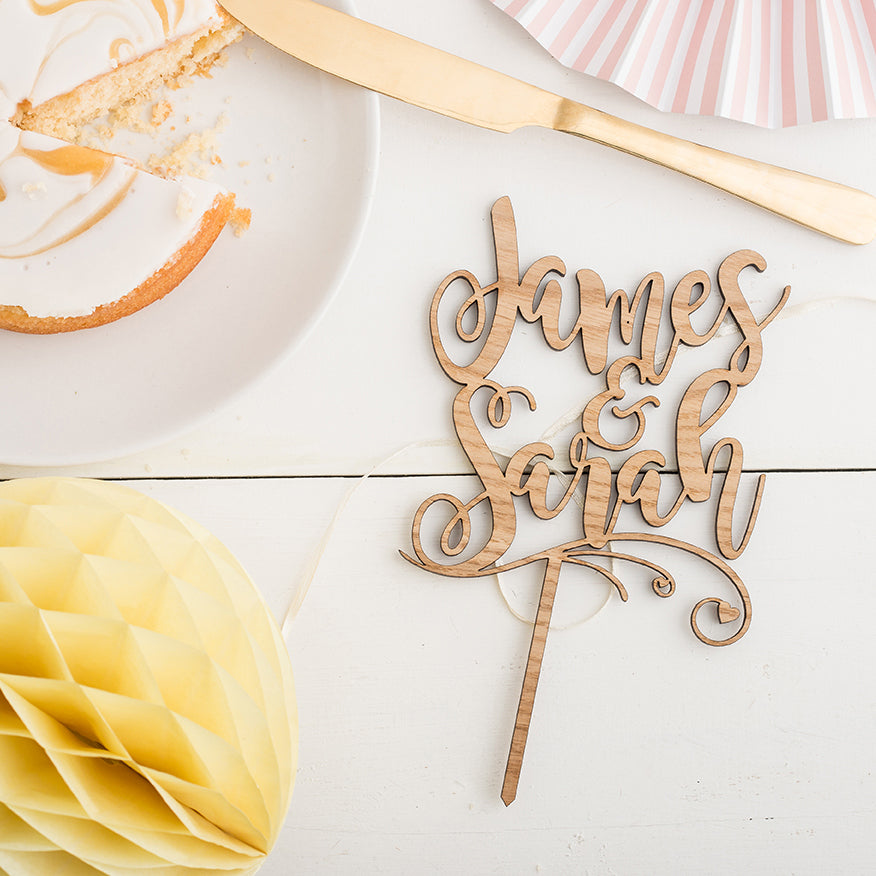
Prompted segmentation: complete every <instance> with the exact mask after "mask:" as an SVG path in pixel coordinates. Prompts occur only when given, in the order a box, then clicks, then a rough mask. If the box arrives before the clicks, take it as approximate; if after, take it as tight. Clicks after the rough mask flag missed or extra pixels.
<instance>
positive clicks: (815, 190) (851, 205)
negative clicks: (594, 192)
mask: <svg viewBox="0 0 876 876" xmlns="http://www.w3.org/2000/svg"><path fill="white" fill-rule="evenodd" d="M553 128H554V129H555V130H557V131H563V132H565V133H567V134H575V135H576V136H579V137H584V138H586V139H588V140H593V141H595V142H597V143H602V144H603V145H605V146H611V147H613V148H615V149H620V150H621V151H623V152H627V153H629V154H630V155H636V156H638V157H639V158H644V159H646V160H647V161H652V162H654V163H655V164H660V165H662V166H663V167H668V168H669V169H670V170H676V171H678V172H679V173H683V174H685V175H687V176H690V177H693V178H694V179H698V180H701V181H702V182H706V183H709V184H710V185H713V186H716V187H717V188H719V189H722V190H723V191H725V192H729V193H730V194H731V195H736V196H737V197H739V198H744V199H745V200H746V201H750V202H751V203H752V204H757V205H758V206H760V207H764V208H766V209H767V210H771V211H772V212H773V213H778V214H779V215H780V216H784V217H785V218H786V219H791V220H792V221H794V222H798V223H800V224H801V225H804V226H806V227H807V228H811V229H813V230H815V231H820V232H821V233H822V234H827V235H829V236H830V237H835V238H837V239H838V240H842V241H845V242H847V243H857V244H862V243H869V242H870V241H871V240H873V238H874V236H876V198H874V197H873V196H872V195H868V194H867V193H865V192H861V191H858V190H857V189H853V188H849V187H848V186H844V185H841V184H840V183H835V182H829V181H828V180H824V179H819V178H818V177H814V176H808V175H807V174H804V173H798V172H797V171H794V170H787V169H786V168H783V167H775V166H773V165H771V164H764V163H762V162H760V161H754V160H752V159H750V158H743V157H741V156H739V155H733V154H732V153H729V152H721V151H720V150H718V149H712V148H711V147H709V146H701V145H699V144H697V143H691V142H689V141H687V140H681V139H679V138H677V137H672V136H670V135H669V134H663V133H661V132H659V131H653V130H651V129H650V128H644V127H642V126H641V125H636V124H634V123H633V122H627V121H625V120H624V119H619V118H617V117H615V116H611V115H608V114H607V113H604V112H601V111H600V110H597V109H593V108H592V107H588V106H585V105H584V104H580V103H576V102H575V101H572V100H569V99H567V98H561V100H560V102H559V104H558V107H557V113H556V116H555V118H554V121H553Z"/></svg>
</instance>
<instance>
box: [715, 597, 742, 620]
mask: <svg viewBox="0 0 876 876" xmlns="http://www.w3.org/2000/svg"><path fill="white" fill-rule="evenodd" d="M738 619H739V609H738V608H734V607H733V606H732V605H730V603H729V602H719V603H718V620H719V621H720V622H721V623H722V624H729V623H730V621H735V620H738Z"/></svg>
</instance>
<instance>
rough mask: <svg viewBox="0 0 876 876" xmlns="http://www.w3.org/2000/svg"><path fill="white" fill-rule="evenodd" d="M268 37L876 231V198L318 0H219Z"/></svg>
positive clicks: (787, 211) (796, 215) (781, 207)
mask: <svg viewBox="0 0 876 876" xmlns="http://www.w3.org/2000/svg"><path fill="white" fill-rule="evenodd" d="M219 3H220V5H221V6H223V7H224V9H225V10H226V11H227V12H228V13H229V14H230V15H232V16H233V17H234V18H236V19H237V20H238V21H240V22H241V23H242V24H243V25H245V26H246V27H247V28H248V29H249V30H251V31H252V32H253V33H255V34H257V35H258V36H260V37H261V38H262V39H264V40H266V41H267V42H269V43H271V44H272V45H274V46H276V47H277V48H279V49H281V50H283V51H284V52H287V53H288V54H290V55H293V56H294V57H296V58H298V59H299V60H301V61H304V62H305V63H307V64H310V65H311V66H313V67H317V68H318V69H320V70H323V71H325V72H327V73H330V74H332V75H334V76H338V77H340V78H342V79H346V80H347V81H349V82H353V83H355V84H357V85H361V86H364V87H365V88H368V89H371V90H372V91H377V92H379V93H381V94H384V95H387V96H389V97H393V98H396V99H398V100H402V101H405V102H406V103H409V104H413V105H415V106H419V107H422V108H424V109H428V110H432V111H433V112H437V113H441V114H442V115H445V116H450V117H451V118H454V119H458V120H460V121H463V122H468V123H470V124H473V125H478V126H480V127H484V128H490V129H492V130H494V131H501V132H504V133H510V132H512V131H516V130H518V129H520V128H524V127H527V126H538V127H542V128H549V129H553V130H556V131H561V132H564V133H568V134H573V135H575V136H579V137H583V138H585V139H588V140H592V141H595V142H597V143H601V144H603V145H605V146H610V147H612V148H615V149H619V150H621V151H623V152H626V153H628V154H630V155H635V156H637V157H639V158H644V159H646V160H648V161H651V162H653V163H655V164H658V165H661V166H663V167H666V168H669V169H671V170H674V171H678V172H679V173H683V174H685V175H686V176H689V177H692V178H694V179H697V180H700V181H702V182H705V183H708V184H710V185H712V186H715V187H716V188H719V189H721V190H723V191H725V192H728V193H729V194H732V195H736V196H737V197H740V198H743V199H744V200H746V201H749V202H750V203H753V204H756V205H758V206H760V207H763V208H765V209H767V210H770V211H772V212H773V213H776V214H778V215H780V216H783V217H785V218H786V219H790V220H792V221H794V222H797V223H799V224H800V225H803V226H805V227H807V228H810V229H812V230H814V231H818V232H821V233H822V234H826V235H828V236H830V237H834V238H836V239H838V240H842V241H845V242H847V243H855V244H864V243H869V242H870V241H871V240H873V238H874V237H876V198H874V197H873V196H872V195H869V194H867V193H866V192H862V191H859V190H857V189H854V188H850V187H849V186H845V185H842V184H840V183H836V182H830V181H828V180H825V179H820V178H819V177H815V176H810V175H808V174H804V173H799V172H797V171H794V170H789V169H786V168H783V167H777V166H774V165H770V164H765V163H763V162H760V161H756V160H754V159H750V158H743V157H742V156H739V155H734V154H732V153H729V152H723V151H721V150H718V149H714V148H712V147H709V146H703V145H700V144H698V143H692V142H690V141H687V140H683V139H680V138H677V137H673V136H671V135H669V134H665V133H662V132H660V131H655V130H653V129H651V128H646V127H643V126H641V125H637V124H635V123H633V122H629V121H626V120H624V119H620V118H618V117H616V116H612V115H609V114H607V113H604V112H602V111H600V110H597V109H594V108H593V107H589V106H585V105H584V104H581V103H577V102H576V101H573V100H570V99H569V98H565V97H562V96H561V95H558V94H554V93H553V92H550V91H546V90H544V89H541V88H538V87H536V86H534V85H531V84H529V83H527V82H523V81H521V80H519V79H515V78H514V77H512V76H508V75H507V74H504V73H500V72H498V71H496V70H492V69H490V68H487V67H483V66H481V65H480V64H477V63H475V62H473V61H469V60H466V59H463V58H460V57H457V56H456V55H453V54H450V53H448V52H445V51H442V50H441V49H436V48H433V47H432V46H428V45H426V44H425V43H421V42H417V41H416V40H413V39H410V38H408V37H405V36H402V35H400V34H397V33H393V32H392V31H389V30H386V29H384V28H381V27H378V26H377V25H374V24H370V23H368V22H365V21H362V20H360V19H358V18H355V17H354V16H351V15H347V14H346V13H343V12H339V11H337V10H335V9H332V8H330V7H327V6H323V5H322V4H320V3H316V2H314V0H219Z"/></svg>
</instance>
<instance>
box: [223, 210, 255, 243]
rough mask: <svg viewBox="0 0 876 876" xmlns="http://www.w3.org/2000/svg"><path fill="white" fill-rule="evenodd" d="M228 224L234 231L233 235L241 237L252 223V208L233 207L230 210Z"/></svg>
mask: <svg viewBox="0 0 876 876" xmlns="http://www.w3.org/2000/svg"><path fill="white" fill-rule="evenodd" d="M228 224H229V225H230V226H231V229H232V230H233V231H234V236H235V237H243V235H244V234H246V232H247V231H249V226H250V225H251V224H252V210H251V209H250V208H249V207H235V208H234V209H233V210H232V211H231V218H230V219H229V220H228Z"/></svg>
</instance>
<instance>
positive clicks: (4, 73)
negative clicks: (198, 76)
mask: <svg viewBox="0 0 876 876" xmlns="http://www.w3.org/2000/svg"><path fill="white" fill-rule="evenodd" d="M242 35H243V26H242V25H240V24H239V23H238V22H236V21H234V20H233V19H232V18H230V17H229V16H228V15H227V14H226V13H225V12H223V11H222V10H221V9H220V8H219V7H218V6H217V5H216V4H215V3H214V2H213V0H60V2H58V0H2V3H0V118H6V119H9V120H11V121H12V122H13V123H14V124H15V125H18V126H19V127H24V128H28V129H31V130H37V131H41V132H42V133H44V134H51V135H53V136H56V137H62V138H65V139H69V138H71V137H73V136H74V135H75V133H76V130H77V128H78V127H79V126H81V125H82V124H84V123H86V122H89V121H91V120H92V119H95V118H97V117H98V116H100V115H103V114H104V113H106V112H107V111H109V110H111V109H113V108H114V107H117V106H119V105H120V104H122V103H126V102H128V101H131V100H137V99H142V98H144V97H148V96H149V95H150V94H151V93H152V92H153V91H154V90H155V88H156V87H157V86H158V85H160V84H161V83H163V82H168V81H170V80H173V79H176V78H178V77H179V76H181V75H185V74H192V73H196V72H198V71H200V70H203V69H206V68H208V67H209V66H210V65H211V64H212V63H213V62H214V61H215V60H216V57H217V56H218V55H219V53H220V52H221V51H222V49H224V48H225V47H226V46H227V45H229V44H230V43H232V42H234V41H235V40H238V39H240V37H241V36H242Z"/></svg>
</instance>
